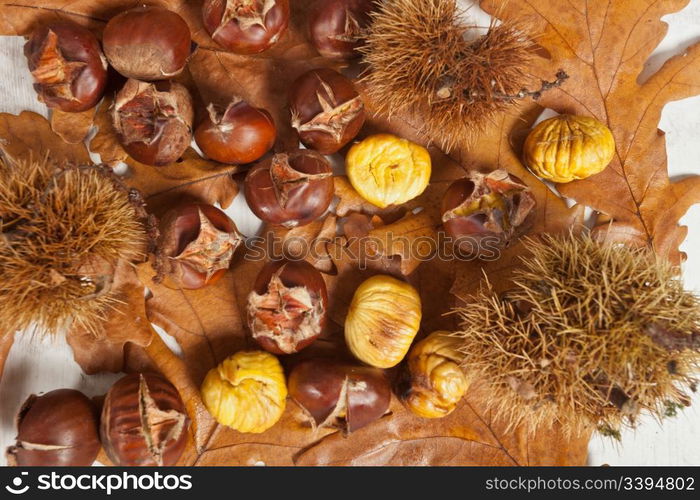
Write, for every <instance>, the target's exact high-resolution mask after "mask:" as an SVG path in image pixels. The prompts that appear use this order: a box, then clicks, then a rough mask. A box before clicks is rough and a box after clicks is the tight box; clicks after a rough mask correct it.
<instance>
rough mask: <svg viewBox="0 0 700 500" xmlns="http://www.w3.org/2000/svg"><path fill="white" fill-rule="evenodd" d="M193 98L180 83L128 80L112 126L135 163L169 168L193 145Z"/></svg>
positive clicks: (119, 97) (113, 114) (115, 110)
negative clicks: (168, 165) (168, 166)
mask: <svg viewBox="0 0 700 500" xmlns="http://www.w3.org/2000/svg"><path fill="white" fill-rule="evenodd" d="M193 119H194V111H193V108H192V98H191V97H190V93H189V92H188V91H187V89H186V88H185V87H184V86H183V85H180V84H179V83H174V82H169V81H160V82H154V83H146V82H141V81H138V80H127V82H126V84H125V85H124V87H123V88H122V89H121V90H120V91H119V92H118V93H117V97H116V99H115V101H114V106H113V108H112V124H113V125H114V129H115V131H116V132H117V136H118V138H119V141H120V142H121V144H122V146H123V147H124V149H125V150H126V152H127V153H129V155H130V156H131V157H132V158H134V159H135V160H136V161H139V162H141V163H146V164H148V165H167V164H169V163H172V162H174V161H176V160H177V159H178V158H180V156H182V154H183V153H184V152H185V150H186V149H187V148H188V147H189V145H190V143H191V142H192V121H193Z"/></svg>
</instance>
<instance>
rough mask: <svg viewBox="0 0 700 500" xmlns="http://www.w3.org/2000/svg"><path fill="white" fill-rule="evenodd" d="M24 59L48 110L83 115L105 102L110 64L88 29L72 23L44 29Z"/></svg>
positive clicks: (37, 33) (28, 45)
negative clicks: (81, 112) (100, 101)
mask: <svg viewBox="0 0 700 500" xmlns="http://www.w3.org/2000/svg"><path fill="white" fill-rule="evenodd" d="M24 55H25V56H26V58H27V64H28V66H29V71H31V73H32V76H33V77H34V90H36V92H37V94H38V96H39V100H40V101H41V102H43V103H45V104H46V105H47V106H48V107H50V108H57V109H60V110H61V111H66V112H80V111H85V110H88V109H90V108H92V107H94V106H95V105H97V103H98V102H99V100H100V99H101V98H102V95H103V94H104V90H105V85H106V84H107V61H106V60H105V58H104V56H103V54H102V49H100V42H98V41H97V38H96V37H95V35H93V34H92V33H91V32H90V31H89V30H88V29H86V28H83V27H82V26H78V25H77V24H74V23H69V22H56V23H51V24H47V25H45V26H41V27H39V28H37V29H36V30H35V31H34V32H33V33H32V36H31V38H30V39H29V41H27V43H26V44H25V46H24Z"/></svg>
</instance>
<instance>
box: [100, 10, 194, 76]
mask: <svg viewBox="0 0 700 500" xmlns="http://www.w3.org/2000/svg"><path fill="white" fill-rule="evenodd" d="M102 44H103V46H104V51H105V55H106V56H107V59H108V60H109V63H110V64H111V65H112V67H114V69H116V70H117V71H118V72H119V73H121V74H122V75H124V76H126V77H127V78H134V79H136V80H147V81H152V80H165V79H168V78H172V77H174V76H177V75H178V74H180V73H181V72H182V70H183V69H184V68H185V65H186V64H187V59H188V58H189V57H190V53H191V52H192V37H191V34H190V28H189V27H188V26H187V23H186V22H185V20H184V19H183V18H182V17H180V16H179V15H178V14H176V13H175V12H172V11H169V10H167V9H164V8H162V7H148V6H145V5H144V6H142V7H136V8H135V9H131V10H127V11H126V12H122V13H121V14H119V15H117V16H115V17H113V18H112V19H110V21H109V22H108V23H107V26H105V30H104V33H103V35H102Z"/></svg>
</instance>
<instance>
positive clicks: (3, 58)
mask: <svg viewBox="0 0 700 500" xmlns="http://www.w3.org/2000/svg"><path fill="white" fill-rule="evenodd" d="M464 3H465V4H467V3H470V1H469V0H464ZM470 15H472V16H474V17H475V19H477V23H478V24H479V25H482V26H483V25H486V24H487V20H488V18H487V17H485V16H484V15H482V13H480V12H479V11H478V9H472V10H471V11H470ZM665 20H666V21H667V22H668V23H669V25H670V29H669V34H668V36H667V37H666V39H665V40H664V41H663V43H662V44H661V45H660V46H659V48H658V49H657V51H656V52H655V53H654V55H653V56H652V58H651V59H650V61H649V62H648V64H647V69H646V70H645V74H648V73H649V72H650V71H653V70H655V69H657V68H658V67H659V66H660V65H661V64H662V63H663V62H664V61H665V60H666V59H667V58H668V57H670V56H671V55H673V54H675V53H676V52H677V51H679V50H682V49H683V48H684V47H687V46H688V45H690V44H691V43H694V42H696V41H700V0H692V1H691V3H690V5H689V6H688V7H687V8H686V9H685V10H684V11H683V12H681V13H677V14H673V15H670V16H667V17H666V18H665ZM22 44H23V41H22V40H21V39H19V38H10V37H0V69H1V70H0V112H10V113H19V112H20V111H23V110H32V111H36V112H38V113H41V114H44V115H47V110H46V108H45V107H44V106H43V105H42V104H40V103H38V102H37V101H36V96H35V94H34V92H33V91H32V88H31V79H30V75H29V73H28V71H27V69H26V67H25V61H24V59H23V57H22ZM642 77H644V75H642ZM661 128H662V129H663V130H665V131H666V133H667V135H666V140H667V144H668V154H669V170H670V174H671V176H672V177H674V176H682V175H684V174H689V173H696V174H697V173H700V166H699V165H698V159H699V158H700V140H699V139H700V98H693V99H688V100H685V101H683V102H679V103H673V104H671V105H669V106H667V108H666V110H665V111H664V114H663V118H662V121H661ZM228 212H229V214H230V215H231V216H232V217H233V218H234V220H235V221H236V223H237V225H238V227H239V228H240V229H241V230H242V231H243V232H245V233H247V234H252V233H254V232H255V231H256V229H257V227H258V221H257V220H256V219H255V218H254V216H253V215H252V214H251V213H250V211H249V210H248V209H247V207H246V205H245V201H244V200H243V199H242V197H241V196H239V197H238V198H237V199H236V201H235V202H234V204H233V206H232V207H231V209H229V210H228ZM682 222H683V223H684V224H686V225H688V226H689V228H690V232H689V236H688V238H687V240H686V241H685V243H684V244H683V247H682V248H683V250H685V251H686V252H687V253H688V261H687V262H686V264H685V268H684V272H685V282H686V285H687V287H688V288H689V289H692V290H695V291H697V292H698V293H700V205H698V206H695V207H693V208H692V209H691V210H690V211H689V212H688V214H687V215H686V216H685V217H684V218H683V220H682ZM0 314H2V311H0ZM116 378H118V376H115V375H100V376H90V377H88V376H85V375H83V374H82V373H81V371H80V368H79V367H78V365H77V364H76V363H75V362H74V361H73V358H72V354H71V351H70V349H69V347H68V346H67V345H66V344H65V341H64V340H63V337H62V336H60V335H57V336H56V337H55V338H53V339H37V338H31V337H29V336H27V335H19V336H18V341H17V342H16V343H15V345H14V346H13V348H12V350H11V352H10V356H9V358H8V360H7V364H6V367H5V374H4V376H3V377H2V381H1V383H0V450H4V449H5V447H6V446H8V445H10V444H11V443H12V442H13V439H14V435H15V429H14V422H13V421H14V415H15V414H16V412H17V410H18V408H19V406H20V404H21V403H22V401H23V400H24V399H25V398H26V397H27V395H29V394H31V393H40V392H43V391H49V390H52V389H57V388H61V387H71V388H75V389H79V390H81V391H83V392H85V393H86V394H88V395H96V394H102V393H104V392H105V390H106V389H107V388H108V387H109V386H110V385H111V383H112V382H113V381H114V380H115V379H116ZM698 443H700V395H698V396H696V397H695V401H694V406H692V407H691V408H689V409H686V410H685V411H683V412H682V413H681V414H680V415H679V416H678V417H676V418H674V419H670V420H666V421H665V422H664V424H663V427H662V426H660V425H659V424H658V423H657V422H655V421H653V420H651V419H646V420H644V421H643V422H641V425H640V426H639V428H638V429H636V430H635V431H628V432H625V433H624V435H623V437H622V442H621V443H615V442H612V441H610V440H609V439H603V438H594V439H593V441H592V442H591V445H590V450H589V451H590V453H589V463H590V464H591V465H600V464H610V465H623V464H624V465H700V447H699V446H698ZM4 463H5V459H4V456H1V457H0V464H4Z"/></svg>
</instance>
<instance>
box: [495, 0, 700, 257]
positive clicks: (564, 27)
mask: <svg viewBox="0 0 700 500" xmlns="http://www.w3.org/2000/svg"><path fill="white" fill-rule="evenodd" d="M688 1H689V0H654V1H652V0H640V1H636V2H610V1H608V0H589V1H588V2H584V3H580V4H576V5H572V4H571V3H563V2H549V1H547V0H511V1H509V2H507V3H505V4H504V3H502V2H500V1H496V0H484V1H482V2H481V4H482V8H484V10H486V11H487V12H490V13H497V14H498V15H499V16H503V17H511V16H518V17H523V16H525V17H527V18H528V20H529V21H530V22H531V24H532V28H533V33H537V34H538V36H537V41H538V43H539V44H540V45H541V46H542V47H543V48H544V49H545V50H546V51H547V52H548V53H549V58H547V59H544V58H542V59H539V60H538V61H537V63H536V64H535V65H534V67H533V68H532V71H533V74H534V75H535V76H537V77H544V75H545V74H551V73H552V70H555V71H556V69H558V68H562V69H564V70H565V71H566V72H567V73H568V74H569V75H570V79H569V80H568V81H567V82H566V83H565V84H564V85H563V86H562V87H561V88H560V89H555V90H553V91H552V92H549V93H547V94H545V95H544V96H543V98H542V100H541V102H540V104H541V105H542V106H545V107H549V108H552V109H554V110H555V111H558V112H561V113H573V114H584V115H589V116H594V117H596V118H597V119H599V120H601V121H602V122H603V123H606V124H607V125H608V127H609V128H610V129H611V130H612V132H613V135H614V137H615V141H616V154H615V158H614V160H613V162H612V163H611V165H610V166H609V167H608V168H607V169H605V170H604V171H603V172H602V173H600V174H598V175H595V176H592V177H590V178H588V179H585V180H581V181H575V182H571V183H568V184H560V185H558V186H557V188H558V190H559V191H560V192H561V193H562V194H563V195H564V196H567V197H570V198H573V199H575V200H576V201H577V202H578V203H580V204H583V205H587V206H590V207H592V208H594V209H596V210H597V211H599V212H602V213H604V214H607V215H608V216H609V217H610V218H612V220H613V223H612V226H610V227H611V230H612V231H613V234H612V235H611V237H616V233H619V232H621V233H623V234H622V235H621V236H622V238H623V239H626V238H627V237H628V236H629V235H630V234H631V233H633V232H637V233H639V234H640V235H641V236H642V238H643V239H644V240H645V241H646V244H647V245H649V246H651V247H652V248H653V249H654V250H655V251H656V252H657V253H658V254H659V255H662V256H665V257H668V258H669V259H670V260H672V261H674V262H678V261H679V260H681V258H682V255H681V254H680V252H679V250H678V245H679V244H680V243H681V242H682V241H683V239H684V238H685V235H686V232H687V230H686V228H683V227H680V226H679V225H678V220H679V218H680V217H681V216H683V214H685V212H686V211H687V210H688V208H689V207H690V206H691V205H692V204H694V203H697V202H698V201H700V178H699V177H698V176H690V177H686V178H684V179H682V180H679V181H674V182H672V181H671V180H670V179H669V177H668V171H667V157H666V149H665V138H664V134H663V132H661V131H659V129H658V125H659V120H660V118H661V111H662V110H663V107H664V106H665V105H666V104H667V103H669V102H671V101H677V100H680V99H684V98H687V97H692V96H695V95H698V94H700V44H695V45H693V46H691V47H689V48H688V49H686V50H685V51H684V52H683V53H682V54H678V55H676V56H675V57H672V58H671V59H669V60H668V61H667V62H666V63H665V64H664V65H663V66H662V67H661V69H659V70H658V71H657V72H656V73H655V74H653V75H652V76H651V77H649V78H648V79H647V80H646V81H643V82H640V81H638V79H639V75H640V73H641V71H642V69H643V67H644V63H645V62H646V61H647V59H648V57H649V55H650V54H651V53H652V51H653V50H654V49H655V48H656V46H657V45H658V44H659V42H661V40H662V38H663V37H664V35H665V34H666V31H667V25H666V23H664V22H662V21H661V18H662V17H663V16H664V15H666V14H670V13H672V12H675V11H678V10H680V9H681V8H683V7H684V6H685V5H687V4H688ZM606 225H607V223H606ZM617 226H622V227H621V229H620V230H618V229H617Z"/></svg>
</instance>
